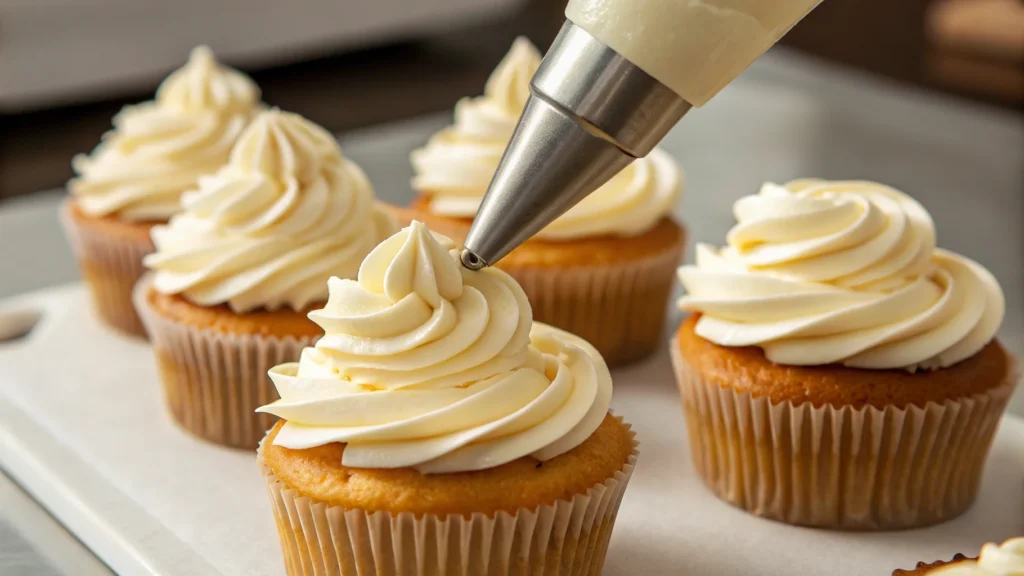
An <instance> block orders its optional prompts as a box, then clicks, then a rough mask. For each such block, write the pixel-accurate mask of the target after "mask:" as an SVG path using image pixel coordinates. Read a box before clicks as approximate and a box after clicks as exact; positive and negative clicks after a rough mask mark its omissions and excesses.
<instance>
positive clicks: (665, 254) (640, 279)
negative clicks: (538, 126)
mask: <svg viewBox="0 0 1024 576" xmlns="http://www.w3.org/2000/svg"><path fill="white" fill-rule="evenodd" d="M540 60H541V56H540V53H539V52H538V51H537V49H536V48H534V47H533V45H532V44H530V42H529V40H526V39H525V38H519V39H518V40H516V41H515V43H514V44H513V46H512V49H511V51H510V52H509V53H508V55H507V56H505V59H504V60H503V61H502V62H501V64H499V65H498V67H497V69H496V70H495V71H494V72H493V74H492V75H491V77H490V79H489V80H488V81H487V85H486V87H485V88H484V95H483V96H480V97H477V98H466V99H463V100H461V101H460V102H459V103H458V104H457V105H456V106H455V123H454V124H453V125H452V126H449V127H448V128H445V129H443V130H441V131H440V132H439V133H437V134H436V135H434V136H433V137H432V138H431V139H430V141H429V142H428V143H427V145H426V147H424V148H422V149H420V150H416V151H415V152H413V154H412V164H413V167H414V169H415V173H416V175H415V177H414V178H413V182H412V185H413V187H414V188H415V189H416V191H417V193H418V198H417V199H416V200H415V201H414V202H413V205H412V206H411V207H410V210H409V211H408V213H407V214H406V217H405V218H406V220H408V219H412V218H417V219H420V220H423V221H424V222H427V223H428V225H430V226H432V227H434V228H435V229H436V230H437V231H439V232H441V233H444V234H446V235H448V236H450V237H452V238H454V239H455V240H456V241H460V242H461V241H462V240H463V239H465V236H466V233H467V232H468V231H469V226H470V223H471V222H472V219H473V216H474V215H475V214H476V211H477V208H478V207H479V206H480V201H481V200H482V199H483V197H484V194H485V192H486V191H487V186H488V184H489V183H490V181H491V177H492V176H493V175H494V172H495V171H496V170H497V168H498V163H499V161H500V160H501V156H502V153H503V152H504V151H505V146H506V145H507V144H508V142H509V140H510V139H511V137H512V132H513V131H514V130H515V127H516V123H517V121H518V120H519V115H520V113H521V112H522V110H523V107H524V106H525V105H526V101H527V98H528V97H529V94H530V78H531V77H532V76H533V73H534V72H535V71H536V69H537V66H538V65H539V64H540ZM682 186H683V173H682V170H681V169H680V168H679V166H678V165H677V164H676V162H675V160H673V159H672V157H670V156H669V155H668V154H667V153H665V152H664V151H662V150H660V149H657V150H655V151H653V152H652V153H651V154H650V155H649V156H648V157H646V158H641V159H639V160H637V161H636V162H634V163H633V164H632V165H631V166H629V167H627V168H626V169H625V170H623V171H622V172H621V173H619V174H618V175H616V176H615V177H614V178H612V180H611V181H609V182H608V183H607V184H605V185H604V186H603V187H601V188H600V189H598V190H597V191H595V192H594V193H593V194H592V195H590V196H589V197H587V198H586V199H584V200H583V201H582V202H580V203H579V204H578V205H576V206H575V207H573V208H572V209H570V210H569V211H568V212H566V213H565V214H564V215H562V216H561V217H559V218H558V219H557V220H556V221H555V222H553V223H552V224H551V225H550V226H548V227H547V228H545V229H544V230H542V231H541V232H540V233H538V234H537V236H536V237H535V238H533V239H531V240H529V241H527V242H526V243H525V244H523V245H522V246H520V247H519V248H517V249H516V250H514V251H513V252H512V253H511V254H509V255H508V256H506V257H505V258H504V259H502V260H501V261H500V262H498V263H497V266H498V267H499V268H501V269H502V270H504V271H506V272H508V273H509V274H511V275H512V277H513V278H515V279H516V280H517V281H518V282H519V284H520V285H522V287H523V289H524V290H525V291H526V295H527V296H528V297H529V299H530V302H531V304H532V305H533V310H534V316H535V318H536V319H537V320H538V321H540V322H545V323H548V324H551V325H554V326H557V327H559V328H562V329H564V330H568V331H570V332H572V333H574V334H576V335H578V336H580V337H582V338H584V339H586V340H588V341H589V342H591V343H592V344H593V345H594V346H596V347H597V349H598V350H599V351H600V352H601V354H602V355H603V356H604V358H605V360H606V361H607V362H608V363H609V364H610V365H616V364H622V363H625V362H629V361H632V360H636V359H639V358H641V357H643V356H645V355H647V354H648V353H650V352H651V351H653V350H654V349H655V348H656V346H657V344H658V342H659V340H660V339H661V335H662V326H663V324H664V319H665V316H666V307H667V303H668V298H669V293H670V291H671V289H672V285H673V283H674V276H673V270H674V269H675V267H676V265H677V264H678V263H679V260H680V257H681V254H682V250H683V244H684V232H683V229H682V227H681V226H680V225H679V224H677V223H676V222H675V221H674V220H673V219H672V217H671V216H670V212H671V211H672V209H673V207H674V206H675V205H676V204H677V202H678V200H679V197H680V194H681V192H682Z"/></svg>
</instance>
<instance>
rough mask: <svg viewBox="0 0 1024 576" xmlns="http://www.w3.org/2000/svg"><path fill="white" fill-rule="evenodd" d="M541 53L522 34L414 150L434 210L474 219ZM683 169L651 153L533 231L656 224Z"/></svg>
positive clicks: (569, 232)
mask: <svg viewBox="0 0 1024 576" xmlns="http://www.w3.org/2000/svg"><path fill="white" fill-rule="evenodd" d="M540 61H541V55H540V52H539V51H538V50H537V49H536V48H535V47H534V46H533V45H532V44H531V43H530V41H529V40H527V39H525V38H518V39H516V41H515V43H513V45H512V49H511V50H510V51H509V53H508V54H507V55H506V56H505V58H504V59H503V60H502V61H501V63H500V64H499V65H498V67H497V68H496V69H495V70H494V72H493V73H492V74H491V77H490V79H488V81H487V84H486V86H485V87H484V95H483V96H480V97H476V98H463V99H462V100H460V101H459V102H458V103H457V104H456V105H455V123H454V124H453V125H451V126H449V127H447V128H444V129H443V130H441V131H440V132H438V133H437V134H435V135H434V136H433V137H432V138H431V139H430V141H429V142H428V143H427V145H426V147H424V148H421V149H419V150H416V151H414V152H413V153H412V157H411V159H412V164H413V168H414V169H415V172H416V174H415V176H414V178H413V182H412V184H413V187H414V188H415V189H416V190H417V191H419V193H421V194H424V195H427V196H429V204H428V209H429V210H430V211H431V212H432V213H435V214H439V215H442V216H451V217H457V218H472V217H473V216H474V215H475V214H476V211H477V209H478V208H479V207H480V201H481V200H482V199H483V197H484V194H485V193H486V192H487V186H488V185H489V184H490V182H491V178H492V177H493V176H494V173H495V171H496V170H497V169H498V164H499V162H500V161H501V156H502V154H503V153H504V152H505V147H506V146H507V145H508V142H509V140H510V139H511V138H512V133H513V132H514V131H515V127H516V124H517V123H518V121H519V115H520V114H521V113H522V111H523V108H524V107H525V106H526V101H527V99H528V98H529V95H530V79H531V78H532V77H533V73H534V72H536V71H537V66H538V65H539V64H540ZM682 186H683V175H682V170H681V169H680V168H679V166H678V165H677V164H676V162H675V161H674V160H673V159H672V157H671V156H669V155H668V154H667V153H665V152H663V151H662V150H654V151H653V152H651V154H649V155H648V156H647V157H646V158H641V159H639V160H637V161H635V162H634V163H633V164H631V165H630V166H628V167H627V168H626V169H624V170H623V171H622V172H620V173H619V174H618V175H616V176H615V177H614V178H612V179H611V180H610V181H609V182H608V183H606V184H605V185H604V186H602V187H601V188H600V189H598V190H597V191H596V192H594V193H593V194H591V195H590V196H588V197H587V198H585V199H584V200H583V201H581V202H580V203H579V204H577V205H576V206H574V207H573V208H571V209H570V210H569V211H568V212H566V213H565V214H563V215H562V216H561V217H560V218H558V219H557V220H556V221H555V222H553V223H552V224H551V225H549V226H548V227H547V228H545V229H544V230H542V231H541V232H540V233H538V234H537V236H538V237H539V238H544V239H548V240H569V239H573V238H581V237H588V236H599V235H618V236H633V235H637V234H642V233H644V232H646V231H647V230H650V229H651V228H653V227H654V226H655V225H657V223H658V222H659V221H660V220H661V219H662V218H663V217H664V216H665V215H666V214H668V213H669V211H671V209H672V207H673V206H674V205H675V203H676V201H677V200H678V199H679V195H680V194H681V193H682Z"/></svg>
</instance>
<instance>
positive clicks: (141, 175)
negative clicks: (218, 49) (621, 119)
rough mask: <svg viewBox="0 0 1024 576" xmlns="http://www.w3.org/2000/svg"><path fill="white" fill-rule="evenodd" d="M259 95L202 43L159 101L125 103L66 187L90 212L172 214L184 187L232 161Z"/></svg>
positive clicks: (138, 216) (79, 160) (141, 216)
mask: <svg viewBox="0 0 1024 576" xmlns="http://www.w3.org/2000/svg"><path fill="white" fill-rule="evenodd" d="M259 99H260V91H259V88H257V87H256V84H254V83H253V82H252V80H250V79H249V78H248V77H247V76H245V75H244V74H242V73H240V72H237V71H235V70H232V69H230V68H227V67H224V66H220V65H219V64H218V63H217V62H216V61H215V60H214V58H213V53H212V52H210V50H209V48H206V47H205V46H200V47H198V48H196V49H194V50H193V51H192V55H191V57H190V58H189V61H188V64H186V65H185V66H184V67H183V68H181V69H180V70H177V71H176V72H174V73H173V74H171V75H170V76H169V77H168V78H167V79H166V80H164V82H163V84H161V85H160V88H159V90H157V94H156V99H155V100H154V101H152V102H146V103H143V104H138V105H136V106H129V107H126V108H125V109H123V110H122V111H121V112H120V113H119V114H118V115H117V116H116V117H115V118H114V129H113V130H112V131H110V132H109V133H107V134H106V135H105V136H104V138H103V142H102V143H101V144H100V146H98V147H97V148H96V150H95V152H93V153H92V154H91V155H90V156H85V155H78V156H76V157H75V159H74V161H73V165H74V168H75V172H76V174H77V177H75V178H74V179H72V180H71V181H70V182H69V183H68V188H69V190H70V192H71V194H72V195H74V196H75V198H76V201H77V203H78V206H79V208H80V209H81V210H82V211H83V212H84V213H85V214H88V215H90V216H94V217H102V216H107V215H116V216H117V217H119V218H121V219H123V220H167V219H168V218H170V217H171V216H172V215H173V214H175V213H177V212H178V211H179V209H180V202H179V199H180V196H181V194H182V192H184V191H185V190H188V189H190V188H193V187H195V185H196V180H197V179H198V178H199V176H202V175H204V174H210V173H213V172H215V171H216V170H217V169H218V168H220V167H221V166H222V165H223V164H224V163H225V162H226V161H227V159H228V156H229V155H230V153H231V147H232V146H233V145H234V143H235V140H236V139H237V138H238V136H239V135H240V134H241V133H242V131H243V130H244V129H245V126H246V124H247V123H248V122H249V120H250V119H251V117H252V116H253V114H254V113H255V112H256V108H257V106H258V105H259Z"/></svg>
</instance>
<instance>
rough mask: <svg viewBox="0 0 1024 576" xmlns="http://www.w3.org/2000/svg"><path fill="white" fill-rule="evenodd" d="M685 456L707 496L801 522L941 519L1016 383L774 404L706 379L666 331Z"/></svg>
mask: <svg viewBox="0 0 1024 576" xmlns="http://www.w3.org/2000/svg"><path fill="white" fill-rule="evenodd" d="M672 361H673V362H672V363H673V366H674V368H675V371H676V377H677V382H678V384H679V390H680V392H681V393H682V399H683V408H684V410H685V413H686V423H687V431H688V434H689V438H690V451H691V452H692V456H693V464H694V467H695V468H696V469H697V473H698V474H699V475H700V476H701V478H702V479H703V480H704V483H705V484H706V485H707V486H708V488H710V489H711V491H712V492H714V493H715V495H716V496H718V497H719V498H721V499H722V500H725V501H726V502H729V503H731V504H733V505H735V506H738V507H740V508H743V509H745V510H746V511H748V512H750V513H753V514H756V515H758V516H763V517H766V518H771V519H773V520H779V521H782V522H787V523H789V524H798V525H806V526H818V527H828V528H843V529H859V530H889V529H902V528H913V527H918V526H926V525H930V524H936V523H939V522H943V521H945V520H949V519H951V518H954V517H956V516H958V515H959V514H961V513H963V512H964V511H966V510H967V509H968V508H969V507H970V506H971V504H972V503H973V502H974V500H975V497H976V496H977V493H978V487H979V485H980V481H981V474H982V469H983V468H984V465H985V460H986V459H987V457H988V452H989V448H990V447H991V445H992V440H993V437H994V436H995V433H996V429H997V428H998V426H999V420H1000V417H1001V416H1002V414H1003V410H1004V409H1005V408H1006V404H1007V402H1008V400H1009V398H1010V394H1011V392H1012V391H1013V388H1014V385H1015V384H1016V381H1017V377H1018V372H1017V370H1016V366H1014V367H1012V368H1013V369H1012V370H1011V371H1010V378H1008V380H1007V382H1006V383H1005V385H1002V386H999V387H997V388H993V389H991V390H989V391H988V392H986V393H983V394H977V395H974V396H970V397H967V398H960V399H951V400H947V401H945V402H943V403H942V404H937V403H928V404H927V405H926V406H925V407H924V408H920V407H917V406H910V407H908V408H896V407H886V408H884V409H879V408H874V407H871V406H867V407H864V408H851V407H849V406H846V407H842V408H834V407H832V406H822V407H815V406H813V405H811V404H810V403H809V402H807V403H801V404H793V403H791V402H780V403H778V404H771V403H770V402H769V400H768V399H766V398H754V397H752V396H751V395H750V394H749V393H746V392H742V393H741V392H736V391H735V390H732V389H730V388H725V387H722V386H719V385H718V384H716V383H714V382H709V381H706V380H704V379H703V378H702V377H701V375H700V374H698V373H696V371H694V370H691V369H690V368H689V366H687V363H686V361H685V360H684V359H683V357H682V354H681V352H680V351H679V346H678V343H677V342H676V341H675V340H673V344H672Z"/></svg>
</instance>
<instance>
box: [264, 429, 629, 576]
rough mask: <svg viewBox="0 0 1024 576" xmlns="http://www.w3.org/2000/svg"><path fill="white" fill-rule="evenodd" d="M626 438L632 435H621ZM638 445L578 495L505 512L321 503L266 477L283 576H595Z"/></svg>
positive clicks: (271, 476)
mask: <svg viewBox="0 0 1024 576" xmlns="http://www.w3.org/2000/svg"><path fill="white" fill-rule="evenodd" d="M630 434H631V435H633V433H632V432H630ZM637 455H638V451H637V443H636V440H635V435H633V453H632V454H631V455H630V457H629V460H628V461H627V462H626V464H625V465H624V466H623V467H622V469H621V470H619V471H618V472H616V473H615V475H614V476H612V477H611V478H608V479H607V480H605V481H604V482H600V483H598V484H595V485H594V486H593V487H591V488H590V489H589V490H587V491H586V492H585V493H583V494H577V495H575V496H573V497H572V498H571V499H566V500H558V501H557V502H554V503H553V504H550V505H545V506H540V507H537V508H533V509H527V508H521V509H519V510H516V511H515V512H514V513H509V512H505V511H501V512H498V513H496V514H494V516H493V517H491V516H488V515H485V514H473V515H471V516H468V517H465V516H461V515H456V514H452V515H448V516H438V515H432V514H426V515H422V516H416V515H414V514H412V513H408V512H403V513H400V514H397V515H392V514H390V513H388V512H382V511H377V512H370V511H366V510H359V509H351V510H350V509H346V508H343V507H341V506H330V505H328V504H326V503H324V502H318V501H316V500H313V499H312V498H309V497H307V496H302V495H300V494H299V493H298V492H296V491H295V490H294V489H292V488H289V487H288V486H286V485H285V484H284V483H283V482H281V481H280V480H279V479H278V478H277V477H276V476H275V475H274V473H273V472H272V471H271V470H270V468H269V467H268V466H267V465H266V463H265V462H264V460H263V447H262V444H261V446H260V449H259V450H258V451H257V460H258V462H259V466H260V469H261V471H262V473H263V480H264V481H265V482H266V484H267V493H268V495H269V496H270V503H271V507H272V508H273V512H274V519H275V521H276V523H277V530H278V535H279V536H280V538H281V547H282V550H283V551H284V563H285V569H286V572H287V574H288V575H289V576H311V575H316V576H321V575H340V576H356V575H359V576H377V575H387V576H489V575H495V576H496V575H502V576H506V575H518V576H600V574H601V568H602V567H603V566H604V559H605V554H606V553H607V551H608V542H609V540H610V538H611V534H612V527H613V525H614V524H615V518H616V515H617V513H618V510H619V503H620V502H621V501H622V495H623V492H624V491H625V489H626V484H627V483H628V482H629V478H630V476H631V475H632V473H633V468H634V466H635V465H636V459H637Z"/></svg>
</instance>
